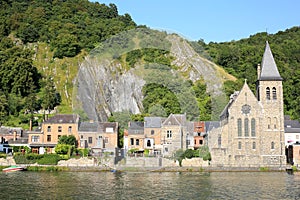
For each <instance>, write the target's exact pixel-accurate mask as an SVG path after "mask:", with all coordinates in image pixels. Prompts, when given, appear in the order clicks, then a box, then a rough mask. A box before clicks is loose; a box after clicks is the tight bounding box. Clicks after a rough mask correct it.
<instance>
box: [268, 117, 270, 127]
mask: <svg viewBox="0 0 300 200" xmlns="http://www.w3.org/2000/svg"><path fill="white" fill-rule="evenodd" d="M268 129H271V118H270V117H268Z"/></svg>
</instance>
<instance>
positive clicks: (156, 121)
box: [144, 117, 162, 128]
mask: <svg viewBox="0 0 300 200" xmlns="http://www.w3.org/2000/svg"><path fill="white" fill-rule="evenodd" d="M144 121H145V128H160V127H161V123H162V118H161V117H145V118H144Z"/></svg>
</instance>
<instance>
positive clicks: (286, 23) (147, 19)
mask: <svg viewBox="0 0 300 200" xmlns="http://www.w3.org/2000/svg"><path fill="white" fill-rule="evenodd" d="M91 1H92V2H95V1H98V2H99V3H104V4H106V5H109V3H113V4H115V5H116V6H117V7H118V11H119V14H121V15H123V14H125V13H128V14H129V15H130V16H131V18H132V19H133V21H134V22H136V23H137V25H146V26H147V27H150V28H152V29H157V30H164V31H167V32H173V33H177V34H179V35H181V36H183V37H184V38H186V39H188V40H193V41H197V40H200V39H202V40H204V42H205V43H209V42H229V41H232V40H240V39H242V38H248V37H249V36H251V35H255V34H256V33H261V32H268V33H269V34H275V33H277V32H278V31H285V30H286V29H288V28H292V27H294V26H299V25H300V0H181V1H179V0H178V1H177V0H91Z"/></svg>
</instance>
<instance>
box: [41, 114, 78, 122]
mask: <svg viewBox="0 0 300 200" xmlns="http://www.w3.org/2000/svg"><path fill="white" fill-rule="evenodd" d="M78 120H79V117H78V115H76V114H72V115H62V114H59V115H55V116H53V117H51V118H49V119H48V120H46V121H45V122H44V123H51V124H68V123H70V124H74V123H77V122H78Z"/></svg>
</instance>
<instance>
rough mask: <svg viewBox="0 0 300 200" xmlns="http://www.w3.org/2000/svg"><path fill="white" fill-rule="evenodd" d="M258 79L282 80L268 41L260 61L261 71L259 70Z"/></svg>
mask: <svg viewBox="0 0 300 200" xmlns="http://www.w3.org/2000/svg"><path fill="white" fill-rule="evenodd" d="M259 80H260V81H266V80H268V81H270V80H275V81H276V80H279V81H281V80H282V78H281V76H280V74H279V72H278V69H277V66H276V63H275V60H274V58H273V54H272V52H271V49H270V46H269V43H268V41H267V42H266V48H265V52H264V55H263V59H262V62H261V72H260V77H259Z"/></svg>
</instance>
